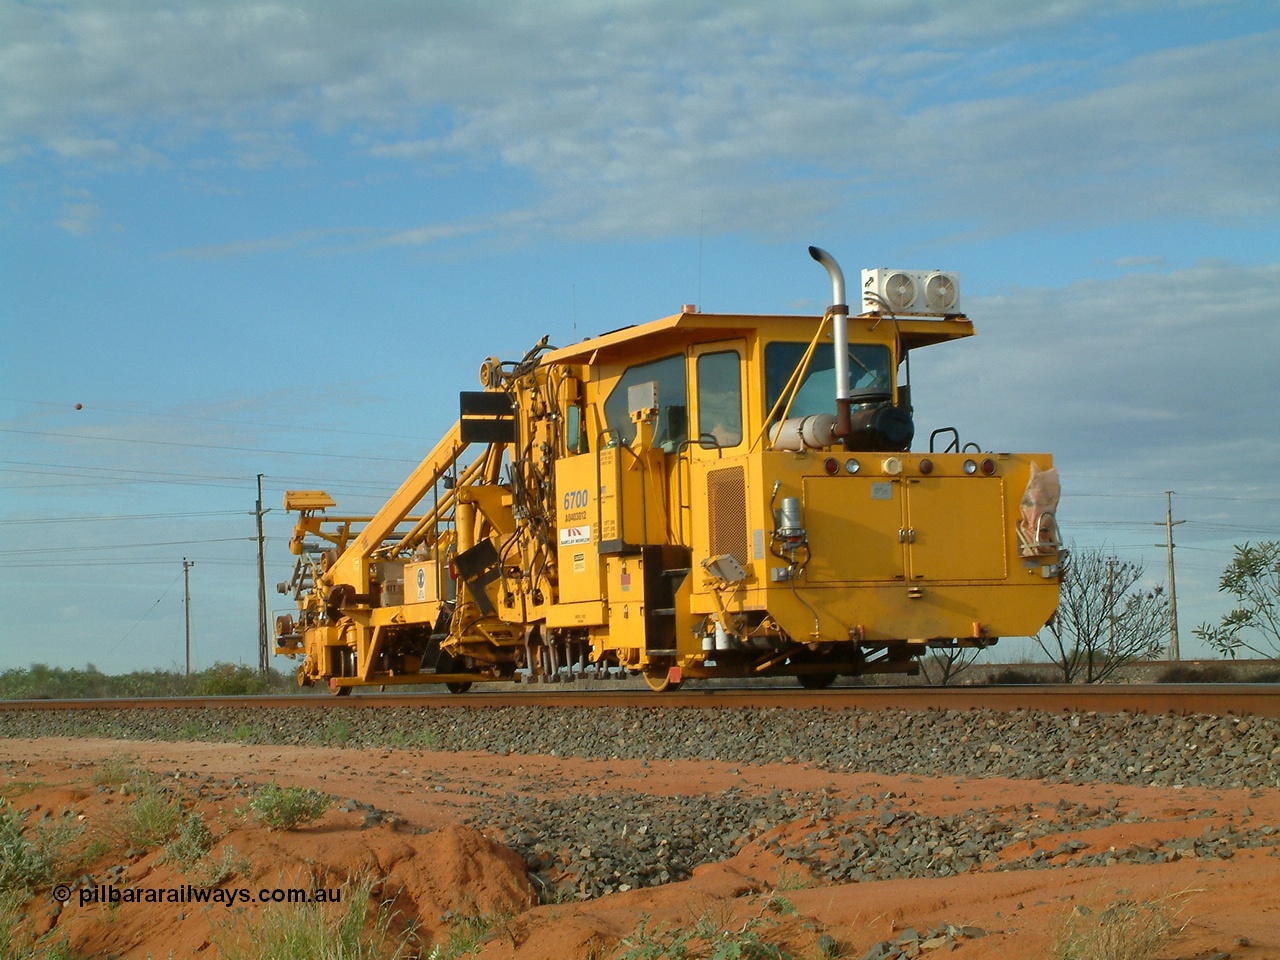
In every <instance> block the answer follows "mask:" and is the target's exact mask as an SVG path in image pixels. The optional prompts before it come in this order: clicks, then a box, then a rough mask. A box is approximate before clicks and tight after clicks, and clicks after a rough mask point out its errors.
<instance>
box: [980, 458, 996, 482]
mask: <svg viewBox="0 0 1280 960" xmlns="http://www.w3.org/2000/svg"><path fill="white" fill-rule="evenodd" d="M981 467H982V475H983V476H986V477H989V476H991V475H992V474H993V473H995V472H996V462H995V461H994V460H992V459H991V458H990V457H986V458H984V459H983V461H982V464H981Z"/></svg>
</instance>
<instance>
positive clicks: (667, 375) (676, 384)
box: [604, 354, 689, 449]
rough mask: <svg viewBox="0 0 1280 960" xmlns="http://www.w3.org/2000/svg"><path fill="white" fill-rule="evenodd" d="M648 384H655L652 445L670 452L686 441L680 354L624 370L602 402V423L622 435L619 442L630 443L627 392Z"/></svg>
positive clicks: (685, 388) (685, 390) (631, 431)
mask: <svg viewBox="0 0 1280 960" xmlns="http://www.w3.org/2000/svg"><path fill="white" fill-rule="evenodd" d="M649 381H653V382H655V383H657V385H658V420H657V423H655V424H654V425H653V438H654V443H656V444H658V445H660V446H663V447H666V448H668V449H674V448H675V447H676V446H677V445H679V444H681V443H683V442H684V441H685V440H687V439H689V414H688V410H689V393H688V382H687V377H686V375H685V369H684V355H683V354H677V355H676V356H673V357H664V358H663V359H661V360H653V361H650V362H649V363H638V364H636V365H635V366H634V367H627V369H626V372H625V373H623V374H622V377H621V378H620V379H619V380H618V383H617V385H616V386H615V387H614V388H613V392H611V393H610V394H609V399H607V400H606V401H605V402H604V418H605V422H606V423H607V424H608V425H609V427H610V428H612V429H614V430H616V431H617V432H618V433H619V434H620V435H621V436H622V442H623V443H626V444H630V443H632V442H633V441H634V440H635V438H636V425H635V424H634V423H632V422H631V411H630V410H629V409H628V407H627V390H628V389H629V388H631V387H633V386H635V385H636V384H639V383H648V382H649Z"/></svg>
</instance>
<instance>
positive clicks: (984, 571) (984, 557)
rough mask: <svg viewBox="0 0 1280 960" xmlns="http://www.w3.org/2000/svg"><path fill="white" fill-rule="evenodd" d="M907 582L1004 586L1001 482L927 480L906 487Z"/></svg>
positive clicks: (1002, 485) (1005, 569)
mask: <svg viewBox="0 0 1280 960" xmlns="http://www.w3.org/2000/svg"><path fill="white" fill-rule="evenodd" d="M907 524H908V527H909V530H910V537H911V541H912V542H911V544H910V549H909V555H910V557H911V560H910V566H911V570H910V574H911V579H912V580H933V581H938V580H953V581H954V580H1003V579H1004V578H1005V577H1006V576H1007V575H1008V564H1007V558H1008V555H1009V549H1008V544H1007V543H1006V542H1005V527H1006V524H1005V519H1004V481H1003V480H1002V479H1000V478H996V477H993V478H987V477H938V478H933V477H926V478H921V479H918V480H915V479H913V480H912V481H911V482H910V483H909V484H908V486H907Z"/></svg>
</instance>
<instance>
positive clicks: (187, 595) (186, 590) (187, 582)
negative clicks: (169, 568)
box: [182, 557, 196, 677]
mask: <svg viewBox="0 0 1280 960" xmlns="http://www.w3.org/2000/svg"><path fill="white" fill-rule="evenodd" d="M195 565H196V562H195V561H194V560H187V558H186V557H183V558H182V581H183V582H182V605H183V606H184V607H186V610H187V676H188V677H189V676H191V568H192V567H194V566H195Z"/></svg>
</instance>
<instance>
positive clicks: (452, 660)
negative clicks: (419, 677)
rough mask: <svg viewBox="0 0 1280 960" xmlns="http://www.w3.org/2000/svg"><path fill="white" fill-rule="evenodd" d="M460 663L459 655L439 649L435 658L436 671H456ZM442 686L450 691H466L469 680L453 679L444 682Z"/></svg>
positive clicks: (469, 686) (468, 688) (469, 684)
mask: <svg viewBox="0 0 1280 960" xmlns="http://www.w3.org/2000/svg"><path fill="white" fill-rule="evenodd" d="M462 665H463V664H462V660H461V658H460V657H455V656H453V654H451V653H447V652H446V651H444V650H441V651H440V656H439V657H438V658H437V659H436V673H456V672H458V668H459V667H460V666H462ZM444 688H445V689H446V690H448V691H449V692H450V693H466V692H467V691H468V690H470V689H471V681H470V680H454V681H452V682H446V683H445V685H444Z"/></svg>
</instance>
